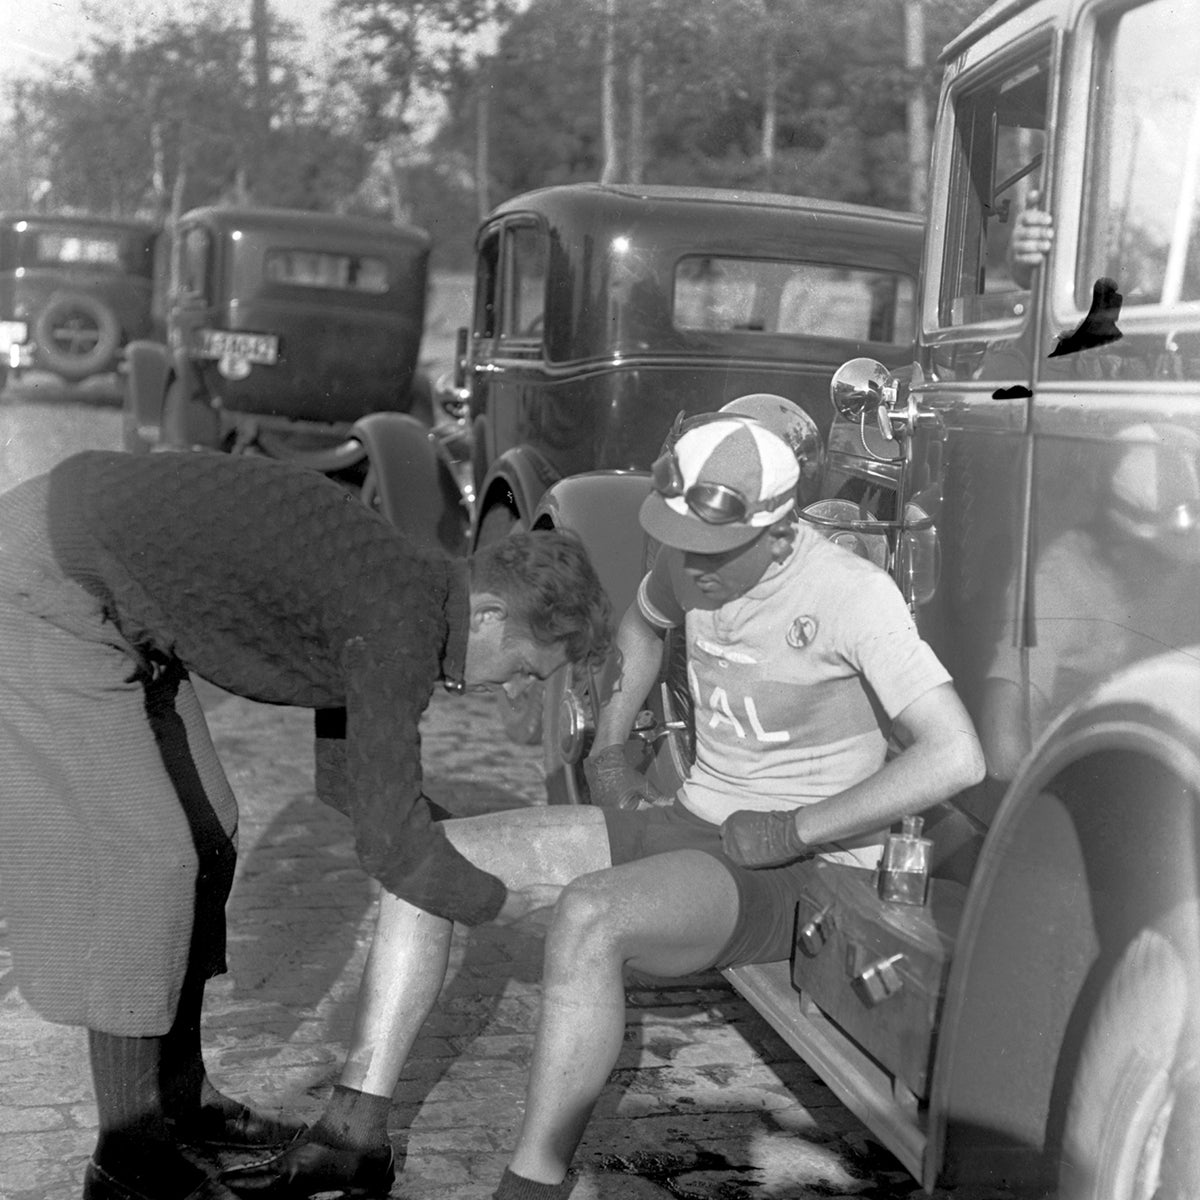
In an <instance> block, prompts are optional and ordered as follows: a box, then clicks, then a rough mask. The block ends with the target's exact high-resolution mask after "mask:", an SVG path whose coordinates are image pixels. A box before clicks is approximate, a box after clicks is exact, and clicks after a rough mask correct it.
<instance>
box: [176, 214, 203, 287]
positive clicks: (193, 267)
mask: <svg viewBox="0 0 1200 1200" xmlns="http://www.w3.org/2000/svg"><path fill="white" fill-rule="evenodd" d="M210 245H211V238H210V237H209V233H208V230H207V229H205V228H204V226H203V225H193V226H192V227H191V228H190V229H185V230H184V231H183V233H182V235H181V236H180V239H179V286H178V289H177V290H178V291H181V292H190V293H191V294H192V295H196V296H205V295H207V294H208V289H207V281H208V269H209V268H208V264H209V256H210Z"/></svg>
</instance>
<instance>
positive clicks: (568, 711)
mask: <svg viewBox="0 0 1200 1200" xmlns="http://www.w3.org/2000/svg"><path fill="white" fill-rule="evenodd" d="M542 733H543V737H542V745H543V747H544V750H545V767H546V787H547V793H548V797H549V800H550V803H551V804H587V803H589V802H590V797H589V795H588V789H587V782H586V780H585V779H584V776H583V759H584V756H585V755H586V754H587V752H588V750H589V749H590V748H591V744H592V738H593V736H594V734H595V723H594V719H593V713H592V705H591V685H590V680H589V679H588V676H587V672H586V671H584V670H582V669H580V668H579V667H576V666H573V665H568V666H565V667H562V668H561V669H560V670H559V671H556V672H555V673H554V675H552V676H551V677H550V679H549V680H548V681H547V683H546V708H545V719H544V721H543V731H542Z"/></svg>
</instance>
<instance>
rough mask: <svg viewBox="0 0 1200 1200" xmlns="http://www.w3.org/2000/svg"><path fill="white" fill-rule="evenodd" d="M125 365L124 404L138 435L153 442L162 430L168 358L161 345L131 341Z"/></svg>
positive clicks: (126, 348) (168, 374)
mask: <svg viewBox="0 0 1200 1200" xmlns="http://www.w3.org/2000/svg"><path fill="white" fill-rule="evenodd" d="M125 364H126V369H127V375H126V379H125V388H126V393H125V395H126V399H125V403H126V405H127V406H128V408H129V412H130V414H131V415H132V417H133V422H134V425H135V426H136V428H137V432H138V434H139V435H140V436H141V437H142V438H144V439H145V440H146V441H147V442H150V443H155V442H157V441H158V440H159V435H160V432H161V429H162V413H163V399H164V398H165V396H166V394H167V379H168V377H169V376H170V373H171V356H170V354H169V353H168V351H167V348H166V346H164V345H163V344H162V342H151V341H133V342H130V343H129V345H128V346H126V347H125Z"/></svg>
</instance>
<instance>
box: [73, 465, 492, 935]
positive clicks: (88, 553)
mask: <svg viewBox="0 0 1200 1200" xmlns="http://www.w3.org/2000/svg"><path fill="white" fill-rule="evenodd" d="M50 481H51V483H50V488H51V490H50V536H51V544H52V546H53V550H54V555H55V558H56V559H57V561H58V562H59V564H60V565H61V567H62V569H63V571H64V573H65V574H67V575H68V576H70V577H71V578H73V579H75V580H76V581H77V582H78V583H80V584H81V585H82V586H83V587H85V588H86V589H87V590H88V591H90V592H91V593H92V594H93V595H95V596H97V597H98V598H99V599H100V601H101V602H102V604H103V606H104V610H105V614H106V617H107V618H108V619H109V620H111V621H112V623H113V624H114V626H115V627H116V629H117V630H118V631H119V632H120V634H121V636H122V638H123V639H124V640H125V641H126V642H127V643H128V644H129V645H130V646H131V647H132V648H133V650H134V651H135V653H136V655H137V657H138V660H139V665H140V668H141V669H142V670H143V671H152V670H153V669H154V662H155V660H156V659H162V658H164V657H166V658H174V659H177V660H178V661H179V662H181V663H182V664H183V666H184V667H186V668H187V669H188V670H189V671H191V672H193V673H194V674H196V675H198V676H200V677H201V678H204V679H207V680H209V681H210V682H211V683H213V684H216V685H217V686H218V687H220V688H223V689H224V690H226V691H229V692H232V693H235V694H237V695H240V696H245V697H248V698H249V699H252V700H258V701H262V702H265V703H268V704H288V705H297V706H301V707H308V708H312V709H315V710H318V711H317V714H316V716H317V720H316V733H317V738H316V759H317V762H316V786H317V794H318V795H319V796H320V798H321V799H322V800H324V801H325V802H326V803H330V804H333V805H334V806H336V807H338V808H340V809H341V810H342V811H344V812H346V813H347V814H348V815H349V816H350V818H351V820H352V821H353V824H354V833H355V840H356V846H357V850H358V856H359V860H360V862H361V863H362V865H363V868H364V869H365V870H366V871H367V872H369V873H370V874H371V875H373V876H374V877H375V878H377V879H378V880H379V881H380V882H381V883H382V884H383V886H384V887H386V888H387V889H388V890H389V891H390V892H393V893H394V894H395V895H397V896H400V897H401V898H403V899H404V900H407V901H409V902H410V903H412V904H415V905H417V906H418V907H420V908H423V909H425V910H427V911H428V912H432V913H434V914H436V915H438V916H441V917H446V918H448V919H450V920H454V921H462V922H464V923H466V924H476V923H479V922H481V921H486V920H490V919H491V918H492V917H494V916H495V915H496V913H497V912H498V911H499V909H500V907H501V905H502V904H503V902H504V898H505V895H506V891H505V887H504V885H503V883H501V881H500V880H499V879H497V878H496V877H495V876H493V875H489V874H487V873H486V872H484V871H481V870H479V869H478V868H476V867H475V866H473V865H472V864H471V863H470V862H468V861H467V860H466V859H465V858H463V857H462V855H460V854H459V853H458V851H457V850H455V849H454V847H453V846H452V845H451V844H450V843H449V841H448V840H447V838H446V837H445V834H444V833H443V831H442V829H441V826H440V825H439V824H437V823H436V822H435V821H434V820H433V819H432V817H431V813H430V809H429V806H428V803H427V801H425V800H424V799H423V797H422V796H421V755H420V735H419V731H418V724H419V721H420V718H421V714H422V712H423V711H424V709H425V707H426V705H427V704H428V703H429V698H430V695H431V693H432V689H433V686H434V683H435V682H436V681H437V679H438V678H439V677H442V676H448V677H450V678H461V673H462V669H463V663H464V661H465V656H466V639H467V617H468V611H469V593H468V586H467V578H466V570H465V567H464V566H463V564H461V563H458V562H456V561H455V560H453V559H451V558H450V557H448V556H446V555H443V554H440V553H438V552H436V551H430V550H426V549H423V548H421V547H418V546H416V545H414V544H413V543H411V542H409V541H407V540H406V539H404V538H403V537H402V536H401V535H399V534H398V533H397V532H396V531H395V530H394V529H393V528H392V526H391V525H389V524H388V523H387V522H386V521H385V520H383V519H382V518H380V517H379V516H377V515H376V514H374V513H372V512H370V511H368V509H367V508H366V507H364V506H363V505H362V504H360V503H359V502H358V501H356V500H355V499H354V498H353V497H352V496H351V495H350V494H349V493H348V492H346V491H345V490H344V489H343V488H341V487H339V486H338V485H337V484H335V483H333V482H332V481H330V480H328V479H326V478H325V477H324V476H322V475H319V474H318V473H316V472H314V471H310V470H307V469H302V468H299V467H293V466H290V465H287V464H282V463H278V462H274V461H271V460H269V459H259V458H241V457H239V458H233V457H230V456H228V455H222V454H215V453H212V454H210V453H194V454H193V453H188V454H155V455H147V456H134V455H128V454H121V453H115V452H103V451H88V452H85V453H83V454H78V455H75V456H73V457H71V458H68V459H66V460H64V461H63V462H62V463H60V464H59V465H58V466H56V467H55V468H54V469H53V470H52V471H51V473H50Z"/></svg>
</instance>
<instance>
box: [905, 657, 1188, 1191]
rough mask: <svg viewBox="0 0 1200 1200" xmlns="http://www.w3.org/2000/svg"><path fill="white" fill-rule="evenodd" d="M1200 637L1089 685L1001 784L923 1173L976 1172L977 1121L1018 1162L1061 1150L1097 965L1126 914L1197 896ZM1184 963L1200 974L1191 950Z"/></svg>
mask: <svg viewBox="0 0 1200 1200" xmlns="http://www.w3.org/2000/svg"><path fill="white" fill-rule="evenodd" d="M1198 651H1200V647H1187V648H1182V649H1181V650H1180V651H1176V652H1175V653H1172V654H1168V655H1162V656H1157V657H1155V658H1152V659H1146V660H1144V661H1142V662H1140V663H1137V664H1134V665H1132V666H1130V667H1128V668H1126V669H1124V670H1122V671H1120V672H1119V673H1116V674H1114V675H1113V676H1112V677H1111V678H1109V679H1108V680H1106V681H1105V682H1104V683H1103V684H1101V685H1100V686H1099V687H1097V688H1096V689H1094V690H1093V691H1091V692H1090V693H1088V694H1087V695H1085V696H1084V697H1082V698H1081V699H1080V700H1078V701H1077V702H1076V703H1075V704H1074V705H1072V706H1071V707H1070V708H1068V709H1067V710H1066V711H1065V712H1064V713H1063V714H1062V715H1061V716H1060V717H1059V718H1058V719H1057V720H1056V721H1055V722H1054V723H1053V724H1052V725H1051V726H1050V727H1049V728H1048V729H1047V730H1046V731H1045V733H1044V734H1043V735H1042V736H1041V738H1039V740H1038V742H1037V743H1036V745H1035V746H1034V747H1033V749H1032V751H1031V752H1030V754H1029V755H1028V756H1027V759H1026V761H1025V763H1024V764H1023V765H1022V768H1021V770H1020V771H1019V772H1018V774H1017V777H1016V778H1015V779H1014V780H1013V781H1012V783H1011V784H1010V786H1009V788H1008V790H1007V792H1006V793H1005V796H1004V798H1003V800H1002V802H1001V805H1000V808H999V809H998V811H997V813H996V816H995V818H994V820H993V822H992V824H991V827H990V828H989V831H988V834H987V837H986V839H985V841H984V844H983V848H982V851H981V854H980V858H979V862H978V864H977V866H976V869H975V872H974V875H973V878H972V883H971V889H970V892H969V895H968V897H967V902H966V907H965V909H964V912H963V917H962V922H961V925H960V927H959V932H958V936H957V939H956V946H957V949H956V952H955V956H954V960H953V963H952V965H951V969H950V973H949V977H948V979H947V986H946V997H945V1003H944V1007H943V1015H942V1019H941V1022H940V1025H939V1029H938V1041H937V1046H938V1050H937V1054H936V1060H935V1062H934V1064H933V1074H932V1083H931V1092H930V1114H929V1115H930V1122H929V1139H928V1143H927V1152H926V1163H925V1179H924V1182H925V1183H926V1185H927V1186H932V1184H933V1182H934V1180H936V1179H938V1178H940V1177H942V1176H943V1175H946V1174H948V1176H949V1177H950V1178H954V1177H956V1176H964V1177H965V1176H966V1175H968V1174H971V1173H972V1168H971V1166H970V1165H969V1164H970V1161H971V1159H972V1157H973V1156H974V1154H975V1153H976V1150H975V1149H974V1146H975V1144H976V1143H977V1134H978V1131H980V1130H987V1131H989V1133H988V1135H987V1136H988V1138H990V1139H991V1142H990V1148H989V1150H988V1151H987V1153H988V1154H989V1155H994V1154H995V1152H996V1146H997V1144H999V1145H1000V1146H1001V1147H1002V1153H1003V1149H1004V1148H1007V1150H1008V1152H1009V1153H1010V1154H1011V1155H1012V1156H1013V1161H1014V1162H1015V1161H1016V1160H1017V1158H1018V1157H1020V1156H1022V1155H1024V1156H1026V1157H1028V1156H1029V1155H1031V1154H1032V1155H1034V1156H1037V1155H1040V1154H1042V1153H1043V1152H1044V1151H1048V1150H1053V1145H1050V1146H1044V1145H1043V1143H1044V1142H1045V1141H1046V1140H1047V1139H1048V1138H1050V1139H1052V1137H1053V1134H1054V1129H1055V1121H1056V1119H1057V1117H1056V1112H1055V1104H1056V1099H1057V1098H1060V1097H1061V1093H1062V1090H1063V1089H1064V1087H1066V1086H1068V1084H1069V1079H1070V1077H1071V1074H1072V1070H1073V1066H1074V1063H1075V1057H1076V1056H1077V1054H1078V1050H1079V1046H1078V1039H1079V1037H1080V1036H1081V1030H1080V1027H1081V1026H1085V1025H1086V1018H1087V1015H1088V1013H1089V1012H1090V1006H1091V1005H1092V1004H1094V1002H1095V995H1094V991H1095V989H1096V987H1097V980H1098V979H1103V977H1104V976H1105V968H1106V965H1108V964H1109V963H1110V960H1111V958H1112V957H1113V955H1114V954H1115V952H1116V950H1118V949H1119V948H1120V946H1121V945H1122V944H1123V943H1124V941H1126V940H1127V939H1128V937H1129V936H1130V930H1131V929H1136V928H1137V927H1138V926H1139V924H1145V923H1149V922H1151V921H1152V920H1153V916H1154V914H1155V913H1156V912H1157V911H1159V910H1161V909H1162V908H1163V907H1165V906H1166V905H1168V904H1169V903H1173V902H1175V901H1177V900H1178V899H1181V898H1187V897H1194V896H1195V895H1197V892H1198V883H1197V874H1198V863H1197V854H1196V844H1197V842H1196V829H1197V825H1198V824H1200V815H1198V814H1197V812H1196V798H1197V797H1198V796H1200V710H1198V709H1197V706H1196V704H1195V697H1196V696H1197V695H1198V694H1200V655H1198ZM1197 959H1198V960H1200V947H1198V948H1197ZM1189 967H1190V969H1191V970H1192V972H1193V979H1194V980H1196V979H1200V961H1198V962H1193V963H1192V964H1189ZM997 1136H998V1137H999V1139H1000V1141H999V1143H997V1141H996V1138H997Z"/></svg>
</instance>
